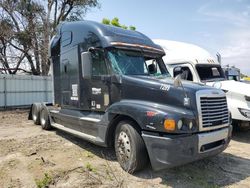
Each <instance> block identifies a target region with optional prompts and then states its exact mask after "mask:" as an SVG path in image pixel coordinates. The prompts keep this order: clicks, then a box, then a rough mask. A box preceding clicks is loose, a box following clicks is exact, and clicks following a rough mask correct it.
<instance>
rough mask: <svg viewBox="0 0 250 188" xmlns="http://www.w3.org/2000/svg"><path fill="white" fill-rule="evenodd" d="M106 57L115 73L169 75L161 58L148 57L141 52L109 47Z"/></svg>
mask: <svg viewBox="0 0 250 188" xmlns="http://www.w3.org/2000/svg"><path fill="white" fill-rule="evenodd" d="M108 58H109V60H110V62H111V66H112V69H113V71H114V72H115V73H117V74H122V75H145V76H164V77H165V76H168V77H170V74H169V73H168V71H167V69H166V67H165V65H164V63H163V61H162V59H161V58H153V57H148V56H145V55H143V52H138V51H129V50H121V49H111V50H108Z"/></svg>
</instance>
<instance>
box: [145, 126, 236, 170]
mask: <svg viewBox="0 0 250 188" xmlns="http://www.w3.org/2000/svg"><path fill="white" fill-rule="evenodd" d="M231 135H232V126H231V125H230V126H229V127H226V128H223V129H220V130H216V131H211V132H208V133H199V134H193V135H188V136H183V135H170V136H156V135H153V134H150V133H148V132H143V133H142V137H143V140H144V142H145V144H146V147H147V150H148V155H149V158H150V162H151V165H152V168H153V169H154V170H162V169H165V168H171V167H174V166H179V165H183V164H186V163H190V162H193V161H196V160H199V159H203V158H206V157H209V156H214V155H217V154H219V153H221V152H222V151H223V150H225V149H226V147H227V146H228V144H229V142H230V139H231Z"/></svg>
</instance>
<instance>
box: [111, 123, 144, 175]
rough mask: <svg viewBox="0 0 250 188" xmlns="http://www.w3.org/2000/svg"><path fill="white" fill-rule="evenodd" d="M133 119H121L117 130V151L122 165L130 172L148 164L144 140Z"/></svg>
mask: <svg viewBox="0 0 250 188" xmlns="http://www.w3.org/2000/svg"><path fill="white" fill-rule="evenodd" d="M134 127H135V123H134V122H132V121H121V122H120V123H119V124H118V126H117V128H116V132H115V152H116V157H117V160H118V162H119V163H120V165H121V167H122V168H123V169H124V170H125V171H127V172H128V173H133V172H135V171H138V170H141V169H143V168H144V167H145V166H146V165H147V164H148V154H147V150H146V147H145V144H144V141H143V139H142V137H141V136H140V134H139V133H138V132H137V131H136V130H135V128H134Z"/></svg>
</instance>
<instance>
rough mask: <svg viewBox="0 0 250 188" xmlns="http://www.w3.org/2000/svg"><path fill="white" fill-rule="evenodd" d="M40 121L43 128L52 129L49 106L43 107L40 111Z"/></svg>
mask: <svg viewBox="0 0 250 188" xmlns="http://www.w3.org/2000/svg"><path fill="white" fill-rule="evenodd" d="M40 123H41V126H42V128H43V129H45V130H50V129H51V128H52V127H51V124H50V118H49V113H48V110H47V108H45V107H43V108H42V110H41V113H40Z"/></svg>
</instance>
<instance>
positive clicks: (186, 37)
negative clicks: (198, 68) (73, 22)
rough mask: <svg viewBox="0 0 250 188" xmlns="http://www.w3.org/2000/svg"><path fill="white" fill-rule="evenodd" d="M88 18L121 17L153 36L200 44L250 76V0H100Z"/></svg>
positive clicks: (121, 19)
mask: <svg viewBox="0 0 250 188" xmlns="http://www.w3.org/2000/svg"><path fill="white" fill-rule="evenodd" d="M99 2H100V5H101V6H100V8H94V9H90V10H89V12H88V13H87V14H86V16H85V18H84V19H86V20H93V21H97V22H101V21H102V19H103V18H108V19H113V18H114V17H118V18H119V21H120V23H121V24H124V25H127V26H129V25H133V26H135V27H136V30H137V31H140V32H142V33H144V34H145V35H147V36H148V37H150V38H152V39H155V38H157V39H167V40H176V41H182V42H188V43H192V44H196V45H198V46H200V47H202V48H205V49H206V50H208V51H209V52H210V53H212V54H214V55H215V54H216V53H217V52H219V53H220V54H221V56H222V65H227V64H229V65H230V66H232V65H234V66H236V67H238V68H240V69H241V72H242V73H244V74H247V75H249V76H250V0H188V1H187V0H175V1H174V0H154V1H153V0H151V1H149V0H126V1H125V0H123V1H122V0H99Z"/></svg>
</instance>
